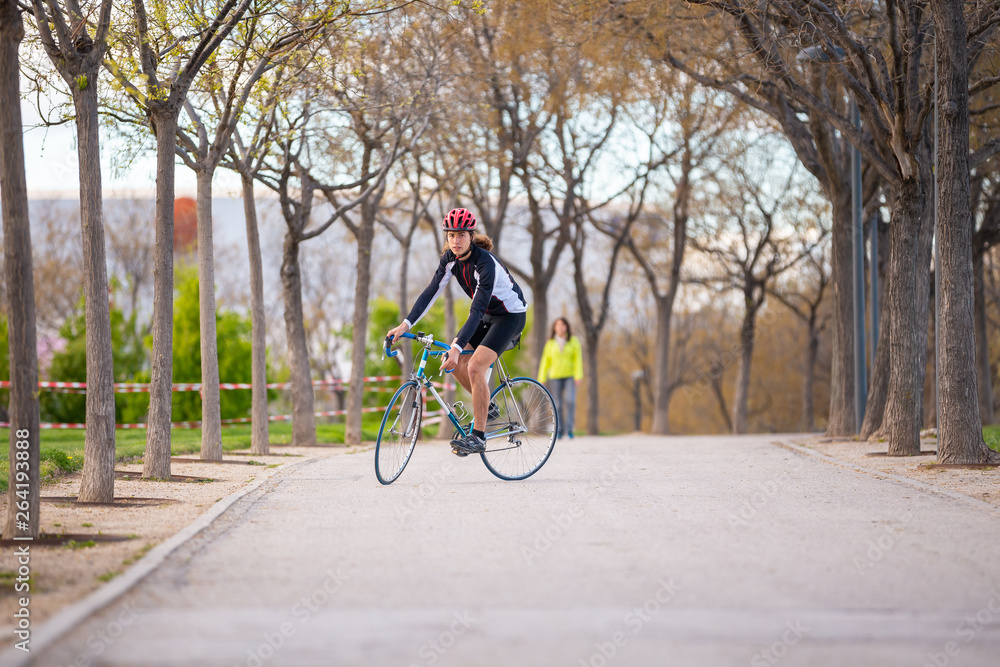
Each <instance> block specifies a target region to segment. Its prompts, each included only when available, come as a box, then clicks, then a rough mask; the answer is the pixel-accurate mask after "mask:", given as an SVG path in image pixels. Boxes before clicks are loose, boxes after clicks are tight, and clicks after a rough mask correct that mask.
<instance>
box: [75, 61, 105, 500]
mask: <svg viewBox="0 0 1000 667" xmlns="http://www.w3.org/2000/svg"><path fill="white" fill-rule="evenodd" d="M96 79H97V76H96V73H92V74H91V75H90V76H88V77H87V80H88V84H87V85H86V86H85V87H84V88H83V89H82V90H80V89H79V87H77V89H75V90H74V91H73V102H74V106H75V107H76V132H77V147H78V149H79V161H80V222H81V224H82V227H83V230H82V235H83V262H84V272H83V275H84V278H83V290H84V306H85V309H86V321H87V420H86V421H87V430H86V435H85V437H84V454H83V479H82V481H81V483H80V494H79V500H80V502H87V503H110V502H111V501H112V500H114V495H115V389H114V382H115V369H114V361H113V359H112V354H111V315H110V309H109V304H108V268H107V260H106V259H105V249H104V215H103V201H102V192H101V152H100V138H99V135H98V116H97V81H96Z"/></svg>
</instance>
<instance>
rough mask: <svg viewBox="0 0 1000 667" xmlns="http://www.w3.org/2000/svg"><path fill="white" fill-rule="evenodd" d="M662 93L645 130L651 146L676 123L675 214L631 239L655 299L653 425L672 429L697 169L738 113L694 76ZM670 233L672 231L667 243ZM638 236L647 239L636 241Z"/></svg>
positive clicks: (653, 219)
mask: <svg viewBox="0 0 1000 667" xmlns="http://www.w3.org/2000/svg"><path fill="white" fill-rule="evenodd" d="M663 93H664V94H662V95H661V96H659V99H658V100H655V101H653V102H652V103H651V104H652V109H653V113H652V114H650V116H651V117H652V118H654V119H655V120H653V121H652V127H650V128H648V129H647V130H646V134H647V135H648V138H649V143H650V145H651V146H652V145H655V143H656V141H657V136H656V134H657V132H658V130H659V129H660V127H661V126H663V125H667V126H669V127H671V128H672V129H673V128H676V130H675V132H676V134H674V133H673V132H670V131H668V137H669V139H668V141H671V142H672V143H674V144H675V145H676V147H677V148H676V149H674V150H673V151H671V150H667V149H663V150H662V153H663V154H664V155H666V156H668V157H669V158H673V157H675V155H674V153H676V152H678V151H679V152H680V160H679V162H678V164H675V165H671V164H670V163H669V162H668V166H667V168H666V169H664V170H663V171H664V172H665V173H666V174H667V175H668V177H670V179H671V181H672V185H673V204H672V206H671V216H670V219H669V221H668V219H667V217H666V216H661V215H648V216H644V217H643V218H641V219H640V220H639V223H638V225H637V228H636V232H635V233H634V234H633V235H632V236H630V237H629V239H628V248H629V250H630V251H631V253H632V255H633V257H635V260H636V262H637V263H638V264H639V266H640V268H641V269H642V272H643V274H644V276H645V278H646V281H647V283H648V285H649V289H650V291H651V293H652V296H653V299H654V302H655V304H656V325H655V330H656V338H655V341H656V344H655V355H654V362H653V367H652V375H651V376H650V377H651V378H652V383H653V420H652V426H651V430H652V432H653V433H660V434H666V433H669V432H670V399H671V397H672V396H673V392H674V390H675V389H676V388H677V387H678V386H679V385H678V384H677V383H676V382H675V381H674V379H673V377H674V375H673V374H672V372H671V369H670V358H671V350H672V343H671V337H672V326H673V312H674V303H675V301H676V298H677V293H678V289H679V288H680V284H681V266H682V264H683V262H684V253H685V250H686V249H687V240H688V221H689V219H690V216H691V206H692V202H693V200H694V199H695V197H696V194H695V190H696V188H697V179H698V176H699V173H704V171H705V170H706V169H708V170H710V169H711V165H710V164H709V165H706V163H708V162H710V161H711V160H712V158H713V153H714V152H715V146H716V143H717V142H718V140H719V139H720V138H721V137H722V136H723V134H724V133H725V132H726V131H727V130H729V129H730V126H731V122H732V120H733V118H734V117H735V115H736V114H737V110H736V109H735V108H734V107H730V108H729V109H725V108H724V107H722V106H721V105H719V104H718V101H717V99H716V98H714V97H713V96H707V97H706V98H703V99H699V94H698V92H697V90H696V87H695V85H694V82H691V81H688V82H685V83H683V84H681V85H679V86H677V89H676V90H674V91H671V90H670V89H669V88H667V89H666V90H664V91H663ZM668 114H669V115H674V114H676V118H675V119H671V120H672V121H673V122H670V123H666V122H664V119H665V118H666V117H667V116H668ZM650 160H652V155H650ZM671 167H673V168H671ZM667 236H669V237H671V242H670V243H669V244H668V243H667V238H666V237H667ZM637 238H641V239H643V240H640V241H639V242H637ZM643 241H646V242H643ZM668 245H669V248H670V251H669V253H666V254H667V257H662V258H661V257H660V256H659V255H662V254H664V253H661V252H660V250H661V249H662V250H665V249H666V248H667V247H668ZM665 263H666V264H667V268H666V269H665V270H664V269H663V268H662V266H663V264H665ZM664 273H665V274H666V278H665V279H664V277H663V274H664Z"/></svg>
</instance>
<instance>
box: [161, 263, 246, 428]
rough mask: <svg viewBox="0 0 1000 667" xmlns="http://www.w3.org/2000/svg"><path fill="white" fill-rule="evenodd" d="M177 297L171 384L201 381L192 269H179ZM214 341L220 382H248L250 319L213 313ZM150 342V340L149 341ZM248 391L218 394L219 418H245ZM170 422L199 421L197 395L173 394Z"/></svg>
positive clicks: (195, 279) (196, 287)
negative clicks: (172, 382) (172, 420)
mask: <svg viewBox="0 0 1000 667" xmlns="http://www.w3.org/2000/svg"><path fill="white" fill-rule="evenodd" d="M176 276H177V294H176V298H175V299H174V382H201V328H200V326H199V321H200V313H199V303H198V291H199V285H198V271H197V268H196V267H194V266H189V267H182V268H179V269H178V270H177V272H176ZM215 328H216V338H217V340H218V357H219V380H220V382H250V380H251V368H250V359H251V343H250V320H249V318H248V317H243V316H240V315H239V314H237V313H234V312H229V311H224V310H217V311H216V313H215ZM150 343H151V341H150ZM250 404H251V391H250V390H249V389H235V390H226V391H223V392H221V393H220V406H221V411H222V418H223V419H229V418H233V417H246V416H249V414H250ZM172 413H173V419H174V420H176V421H197V420H199V419H201V396H200V394H199V393H198V392H194V391H184V392H174V395H173V408H172Z"/></svg>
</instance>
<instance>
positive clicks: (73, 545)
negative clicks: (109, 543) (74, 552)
mask: <svg viewBox="0 0 1000 667" xmlns="http://www.w3.org/2000/svg"><path fill="white" fill-rule="evenodd" d="M96 546H97V542H95V541H94V540H84V541H83V542H77V541H76V540H70V541H69V542H67V543H66V544H64V545H63V548H64V549H88V548H90V547H96Z"/></svg>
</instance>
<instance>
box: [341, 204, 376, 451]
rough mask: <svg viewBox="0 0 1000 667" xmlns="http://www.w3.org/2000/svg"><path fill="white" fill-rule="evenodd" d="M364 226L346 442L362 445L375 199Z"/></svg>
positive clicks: (364, 207) (359, 238)
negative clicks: (362, 410) (362, 411)
mask: <svg viewBox="0 0 1000 667" xmlns="http://www.w3.org/2000/svg"><path fill="white" fill-rule="evenodd" d="M361 206H362V210H361V226H360V227H359V228H358V234H357V241H358V266H357V276H358V279H357V282H356V283H355V286H354V320H353V332H352V336H351V337H352V349H351V383H350V386H349V387H348V392H347V424H346V426H345V427H344V443H345V444H348V445H360V444H361V439H362V434H361V417H362V413H361V409H362V407H363V406H364V396H365V385H364V377H365V359H366V358H367V356H368V355H367V349H366V347H367V346H366V343H367V338H368V295H369V292H370V288H371V275H372V260H371V258H372V239H373V238H374V236H375V210H376V205H375V204H374V203H373V202H369V201H366V202H364V203H363V204H362V205H361Z"/></svg>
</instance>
